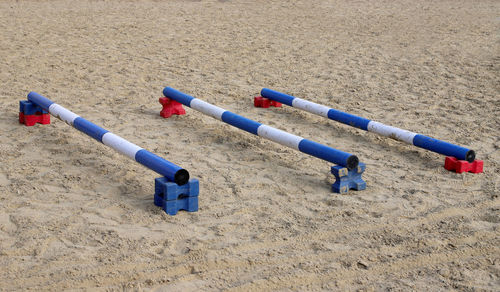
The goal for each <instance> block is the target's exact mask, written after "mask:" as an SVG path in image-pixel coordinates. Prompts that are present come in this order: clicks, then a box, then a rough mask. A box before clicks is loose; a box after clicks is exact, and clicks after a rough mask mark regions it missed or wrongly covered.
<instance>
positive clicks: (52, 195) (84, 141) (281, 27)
mask: <svg viewBox="0 0 500 292" xmlns="http://www.w3.org/2000/svg"><path fill="white" fill-rule="evenodd" d="M499 12H500V3H499V2H498V1H493V0H492V1H472V0H463V1H410V0H408V1H406V0H395V1H392V0H391V1H389V0H387V1H368V0H363V1H347V0H338V1H333V0H332V1H326V0H325V1H262V0H261V1H250V0H248V1H232V0H225V1H222V0H219V1H215V0H211V1H205V0H203V1H69V0H68V1H10V0H9V1H0V84H1V85H0V108H1V116H0V290H2V291H10V290H103V291H104V290H105V291H109V290H122V289H126V290H128V289H130V290H150V289H152V290H161V291H192V290H209V291H217V290H230V291H268V290H273V291H275V290H280V291H287V290H296V291H304V290H324V291H329V290H358V289H361V290H368V291H370V290H397V291H408V290H417V291H423V290H430V291H436V290H465V291H499V290H500V280H499V276H500V233H499V223H500V214H499V213H500V212H499V210H500V199H499V196H498V195H499V193H500V175H499V171H500V118H499V115H500V49H499V48H500V46H499V31H500V18H499V15H500V13H499ZM165 86H172V87H174V88H176V89H179V90H182V91H184V92H186V93H188V94H190V95H193V96H195V97H199V98H201V99H203V100H205V101H207V102H210V103H213V104H215V105H218V106H220V107H222V108H225V109H227V110H230V111H233V112H236V113H239V114H242V115H244V116H246V117H248V118H251V119H255V120H257V121H260V122H262V123H265V124H268V125H271V126H274V127H277V128H280V129H282V130H286V131H289V132H291V133H293V134H296V135H300V136H303V137H304V138H308V139H311V140H314V141H317V142H320V143H323V144H326V145H329V146H331V147H334V148H337V149H340V150H344V151H349V152H351V153H353V154H356V155H357V156H358V157H359V158H360V160H361V161H362V162H364V163H366V164H367V170H366V172H365V174H364V178H365V180H366V182H367V184H368V188H367V189H366V190H365V191H360V192H356V191H351V192H349V193H348V194H347V195H338V194H334V193H332V192H331V191H330V185H331V183H332V182H333V179H334V178H333V176H332V175H331V174H329V169H330V167H331V166H332V165H331V164H329V163H327V162H325V161H323V160H320V159H317V158H314V157H311V156H308V155H305V154H303V153H301V152H298V151H295V150H291V149H289V148H286V147H284V146H281V145H279V144H276V143H273V142H270V141H267V140H263V139H261V138H259V137H256V136H253V135H251V134H249V133H246V132H244V131H241V130H238V129H236V128H233V127H231V126H229V125H226V124H223V123H221V122H219V121H217V120H215V119H212V118H210V117H208V116H204V115H202V114H200V113H198V112H196V111H194V110H192V109H189V108H187V109H186V111H187V114H186V115H184V116H175V117H173V118H170V119H163V118H161V117H160V116H159V111H160V108H161V106H160V104H159V103H158V98H159V97H160V96H161V95H162V89H163V88H164V87H165ZM262 87H269V88H273V89H276V90H279V91H283V92H286V93H288V94H292V95H295V96H297V97H301V98H305V99H308V100H311V101H314V102H317V103H321V104H324V105H327V106H330V107H334V108H337V109H340V110H343V111H347V112H350V113H353V114H357V115H360V116H363V117H366V118H369V119H373V120H377V121H380V122H383V123H386V124H389V125H393V126H397V127H400V128H404V129H408V130H411V131H415V132H419V133H422V134H426V135H429V136H432V137H435V138H439V139H443V140H445V141H449V142H452V143H457V144H460V145H463V146H466V147H470V148H472V149H474V150H476V152H477V158H478V159H481V160H484V164H485V172H484V173H482V174H471V173H464V174H456V173H453V172H448V171H446V170H445V169H444V168H443V164H444V156H441V155H438V154H435V153H432V152H429V151H425V150H421V149H418V148H416V147H413V146H409V145H406V144H403V143H401V142H398V141H395V140H392V139H388V138H384V137H381V136H377V135H375V134H372V133H367V132H364V131H362V130H358V129H355V128H351V127H348V126H345V125H342V124H339V123H336V122H334V121H329V120H326V119H322V118H320V117H318V116H314V115H312V114H309V113H306V112H302V111H299V110H296V109H293V108H291V107H283V108H279V109H277V108H271V109H262V108H254V107H253V103H252V102H253V97H254V96H255V95H258V93H259V92H260V90H261V88H262ZM30 91H37V92H39V93H41V94H43V95H45V96H47V97H48V98H50V99H52V100H53V101H55V102H56V103H58V104H60V105H62V106H64V107H66V108H68V109H70V110H72V111H74V112H75V113H77V114H79V115H81V116H82V117H84V118H86V119H88V120H90V121H92V122H95V123H96V124H98V125H100V126H102V127H104V128H106V129H108V130H110V131H112V132H114V133H116V134H118V135H120V136H122V137H124V138H126V139H128V140H130V141H131V142H133V143H136V144H138V145H139V146H142V147H144V148H145V149H148V150H150V151H152V152H154V153H156V154H158V155H160V156H162V157H165V158H166V159H168V160H170V161H172V162H174V163H177V164H179V165H181V166H182V167H184V168H186V169H188V170H189V171H190V174H191V176H192V177H194V178H198V179H199V180H200V187H201V191H200V197H199V205H200V209H199V211H198V212H195V213H188V212H184V211H181V212H179V213H178V214H177V215H176V216H169V215H167V214H165V212H164V211H162V210H161V209H160V208H158V207H156V206H154V204H153V191H154V190H153V188H154V178H155V177H158V176H159V175H158V174H156V173H154V172H153V171H150V170H149V169H147V168H145V167H143V166H141V165H140V164H137V163H135V162H132V161H130V160H129V159H128V158H126V157H124V156H122V155H120V154H118V153H117V152H115V151H114V150H112V149H111V148H108V147H106V146H104V145H102V144H100V143H98V142H96V141H95V140H93V139H91V138H89V137H87V136H85V135H83V134H82V133H80V132H79V131H77V130H75V129H73V128H71V127H69V126H68V125H66V124H65V123H64V122H62V121H60V120H57V119H55V118H52V124H51V125H46V126H42V125H36V126H34V127H25V126H23V125H20V124H19V123H18V107H19V100H22V99H26V95H27V93H28V92H30Z"/></svg>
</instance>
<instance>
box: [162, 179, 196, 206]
mask: <svg viewBox="0 0 500 292" xmlns="http://www.w3.org/2000/svg"><path fill="white" fill-rule="evenodd" d="M199 192H200V187H199V181H198V180H197V179H190V180H189V182H188V183H187V184H184V185H181V186H180V185H178V184H176V183H174V182H171V181H169V180H168V179H167V178H165V177H159V178H157V179H155V195H154V203H155V205H156V206H158V207H162V208H163V210H165V212H166V213H167V214H169V215H175V214H177V211H179V210H186V211H188V212H196V211H198V194H199Z"/></svg>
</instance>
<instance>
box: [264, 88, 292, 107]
mask: <svg viewBox="0 0 500 292" xmlns="http://www.w3.org/2000/svg"><path fill="white" fill-rule="evenodd" d="M260 95H262V96H263V97H265V98H269V99H271V100H274V101H277V102H281V103H284V104H286V105H289V106H293V100H294V99H295V97H294V96H291V95H288V94H284V93H281V92H278V91H275V90H272V89H269V88H262V90H261V91H260Z"/></svg>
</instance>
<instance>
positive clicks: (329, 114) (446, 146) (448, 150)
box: [261, 88, 476, 162]
mask: <svg viewBox="0 0 500 292" xmlns="http://www.w3.org/2000/svg"><path fill="white" fill-rule="evenodd" d="M261 95H262V97H265V98H268V99H270V100H274V101H277V102H281V103H284V104H287V105H289V106H292V107H295V108H298V109H302V110H305V111H307V112H310V113H313V114H316V115H319V116H322V117H326V118H329V119H331V120H334V121H337V122H340V123H343V124H346V125H349V126H351V127H356V128H359V129H362V130H365V131H369V132H373V133H377V134H379V135H383V136H386V137H390V138H393V139H396V140H399V141H402V142H406V143H408V144H412V145H414V146H417V147H420V148H423V149H427V150H430V151H433V152H436V153H439V154H443V155H446V156H453V157H456V158H458V159H460V160H467V161H468V162H473V161H474V159H475V158H476V153H475V152H474V150H471V149H467V148H464V147H462V146H458V145H455V144H451V143H448V142H445V141H441V140H438V139H434V138H431V137H427V136H424V135H420V134H417V133H413V132H410V131H407V130H403V129H399V128H396V127H392V126H388V125H384V124H382V123H379V122H376V121H371V120H368V119H365V118H362V117H359V116H356V115H352V114H349V113H345V112H342V111H339V110H336V109H333V108H328V107H326V106H323V105H320V104H317V103H314V102H310V101H307V100H303V99H300V98H297V97H293V96H291V95H287V94H284V93H281V92H278V91H274V90H271V89H268V88H263V89H262V91H261Z"/></svg>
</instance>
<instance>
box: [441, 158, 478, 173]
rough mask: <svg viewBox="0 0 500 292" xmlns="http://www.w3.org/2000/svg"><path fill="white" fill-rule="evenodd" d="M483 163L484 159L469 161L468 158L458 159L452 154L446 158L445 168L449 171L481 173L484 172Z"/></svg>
mask: <svg viewBox="0 0 500 292" xmlns="http://www.w3.org/2000/svg"><path fill="white" fill-rule="evenodd" d="M483 165H484V162H483V161H482V160H474V161H473V162H468V161H466V160H458V159H456V158H455V157H452V156H448V157H446V158H445V160H444V168H446V169H447V170H449V171H455V172H456V173H462V172H472V173H481V172H483Z"/></svg>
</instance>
